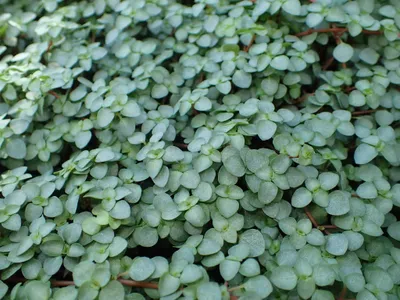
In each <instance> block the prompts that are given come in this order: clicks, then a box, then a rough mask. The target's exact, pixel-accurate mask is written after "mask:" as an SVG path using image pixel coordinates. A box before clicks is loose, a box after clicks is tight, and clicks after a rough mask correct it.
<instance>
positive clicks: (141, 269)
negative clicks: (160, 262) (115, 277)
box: [129, 257, 156, 281]
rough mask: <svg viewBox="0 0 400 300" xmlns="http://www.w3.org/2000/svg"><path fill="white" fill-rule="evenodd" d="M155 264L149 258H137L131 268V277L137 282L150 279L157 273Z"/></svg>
mask: <svg viewBox="0 0 400 300" xmlns="http://www.w3.org/2000/svg"><path fill="white" fill-rule="evenodd" d="M155 269H156V268H155V265H154V262H153V261H152V260H151V259H150V258H147V257H136V258H135V259H134V260H133V262H132V265H131V267H130V268H129V276H130V277H131V278H132V279H133V280H136V281H143V280H146V279H147V278H149V277H150V276H151V275H152V274H153V273H154V271H155Z"/></svg>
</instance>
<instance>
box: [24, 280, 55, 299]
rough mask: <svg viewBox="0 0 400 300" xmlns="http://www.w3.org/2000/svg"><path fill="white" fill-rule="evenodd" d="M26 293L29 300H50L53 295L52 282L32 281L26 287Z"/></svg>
mask: <svg viewBox="0 0 400 300" xmlns="http://www.w3.org/2000/svg"><path fill="white" fill-rule="evenodd" d="M24 291H25V293H26V295H27V299H28V300H48V299H49V298H50V294H51V289H50V282H47V283H44V282H41V281H37V280H33V281H30V282H28V283H27V284H26V285H25V289H24Z"/></svg>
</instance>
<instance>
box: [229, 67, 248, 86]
mask: <svg viewBox="0 0 400 300" xmlns="http://www.w3.org/2000/svg"><path fill="white" fill-rule="evenodd" d="M232 82H233V84H234V85H236V86H237V87H239V88H242V89H247V88H249V87H250V85H251V74H249V73H246V72H245V71H243V70H236V71H235V73H234V74H233V76H232Z"/></svg>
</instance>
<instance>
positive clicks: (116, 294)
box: [99, 280, 125, 300]
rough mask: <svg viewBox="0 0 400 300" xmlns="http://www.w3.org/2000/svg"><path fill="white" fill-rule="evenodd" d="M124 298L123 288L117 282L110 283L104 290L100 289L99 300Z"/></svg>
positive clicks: (119, 299) (120, 299)
mask: <svg viewBox="0 0 400 300" xmlns="http://www.w3.org/2000/svg"><path fill="white" fill-rule="evenodd" d="M124 297H125V291H124V287H123V285H122V284H121V283H120V282H119V281H116V280H112V281H110V282H109V283H108V284H107V285H106V286H105V287H104V288H102V289H101V291H100V294H99V300H107V299H114V300H123V299H124Z"/></svg>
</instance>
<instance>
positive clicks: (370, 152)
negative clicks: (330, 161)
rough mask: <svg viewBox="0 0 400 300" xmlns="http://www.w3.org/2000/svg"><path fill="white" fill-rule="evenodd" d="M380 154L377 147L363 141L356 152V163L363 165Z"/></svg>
mask: <svg viewBox="0 0 400 300" xmlns="http://www.w3.org/2000/svg"><path fill="white" fill-rule="evenodd" d="M377 155H378V151H377V150H376V148H375V147H373V146H371V145H368V144H365V143H362V144H360V145H359V146H358V147H357V148H356V151H355V152H354V160H355V162H356V164H359V165H363V164H367V163H369V162H370V161H371V160H373V159H374V158H375V157H376V156H377Z"/></svg>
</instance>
